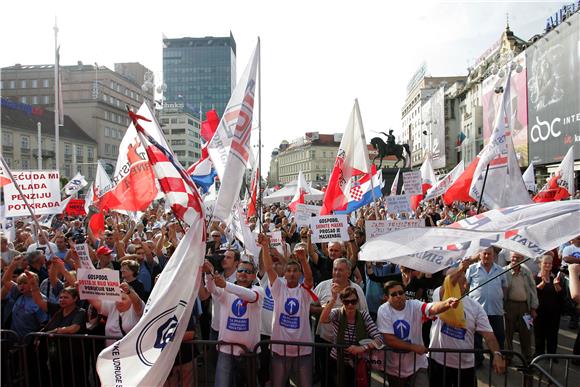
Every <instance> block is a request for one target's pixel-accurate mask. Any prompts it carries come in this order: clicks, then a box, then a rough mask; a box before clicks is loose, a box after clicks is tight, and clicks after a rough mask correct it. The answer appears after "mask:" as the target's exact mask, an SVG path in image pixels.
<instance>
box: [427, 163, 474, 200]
mask: <svg viewBox="0 0 580 387" xmlns="http://www.w3.org/2000/svg"><path fill="white" fill-rule="evenodd" d="M464 169H465V167H464V164H463V160H461V161H460V162H459V164H457V165H456V166H455V168H453V169H452V170H451V172H449V173H448V174H447V175H445V177H444V178H442V179H441V180H439V181H438V182H437V184H435V185H434V186H433V187H431V188H430V189H429V190H427V193H426V194H425V198H424V199H423V200H431V199H435V198H437V197H439V196H441V195H443V194H444V193H445V192H447V189H448V188H449V187H450V186H451V185H453V183H454V182H455V181H456V180H457V179H458V178H459V176H460V175H461V174H462V173H463V170H464Z"/></svg>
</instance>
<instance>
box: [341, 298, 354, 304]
mask: <svg viewBox="0 0 580 387" xmlns="http://www.w3.org/2000/svg"><path fill="white" fill-rule="evenodd" d="M342 303H343V304H344V305H356V304H357V303H358V299H356V298H351V299H348V300H342Z"/></svg>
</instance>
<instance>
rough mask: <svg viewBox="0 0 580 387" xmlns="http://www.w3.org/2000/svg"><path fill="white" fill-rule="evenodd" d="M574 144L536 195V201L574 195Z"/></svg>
mask: <svg viewBox="0 0 580 387" xmlns="http://www.w3.org/2000/svg"><path fill="white" fill-rule="evenodd" d="M574 192H575V188H574V146H573V145H572V146H571V147H570V149H569V150H568V152H567V153H566V156H564V158H563V159H562V162H561V163H560V165H559V166H558V169H556V171H555V172H554V175H552V176H551V177H550V178H549V179H548V182H547V183H546V185H544V187H542V189H541V190H540V192H538V194H537V195H536V196H535V197H534V202H536V203H540V202H551V201H555V200H563V199H568V198H569V197H570V196H574Z"/></svg>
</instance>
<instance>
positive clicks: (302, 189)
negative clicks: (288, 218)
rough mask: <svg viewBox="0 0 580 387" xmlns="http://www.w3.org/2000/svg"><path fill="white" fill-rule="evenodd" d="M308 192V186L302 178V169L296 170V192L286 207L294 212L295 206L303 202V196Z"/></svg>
mask: <svg viewBox="0 0 580 387" xmlns="http://www.w3.org/2000/svg"><path fill="white" fill-rule="evenodd" d="M308 193H310V188H309V187H308V184H307V183H306V179H304V174H303V173H302V171H300V172H298V184H297V185H296V193H295V194H294V197H293V198H292V200H291V201H290V204H289V205H288V209H289V210H290V211H292V212H296V206H297V205H298V204H304V196H306V194H308Z"/></svg>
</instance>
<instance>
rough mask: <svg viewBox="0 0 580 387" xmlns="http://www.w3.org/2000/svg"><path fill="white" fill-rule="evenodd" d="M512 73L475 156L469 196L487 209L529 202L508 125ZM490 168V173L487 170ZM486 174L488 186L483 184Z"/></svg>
mask: <svg viewBox="0 0 580 387" xmlns="http://www.w3.org/2000/svg"><path fill="white" fill-rule="evenodd" d="M510 77H511V69H510V71H509V72H508V74H507V76H506V82H505V85H504V92H503V96H502V100H501V104H500V106H499V109H498V115H497V117H496V120H495V125H494V129H493V131H492V133H491V137H490V139H489V143H488V144H487V145H486V146H485V147H484V148H483V149H482V150H481V152H479V155H477V160H478V163H477V166H476V167H475V171H474V172H473V180H472V181H471V186H470V187H469V195H470V196H471V197H472V198H474V199H476V200H479V199H481V203H482V204H483V205H484V206H486V207H487V208H504V207H510V206H515V205H519V204H529V203H531V202H532V200H531V199H530V197H529V195H528V190H527V189H526V186H525V184H524V180H523V179H522V172H521V170H520V166H519V164H518V159H517V157H516V152H515V149H514V143H513V140H512V135H511V130H510V124H511V122H508V121H509V117H510V115H511V114H510V112H511V91H510V85H511V82H510ZM488 166H489V169H488ZM486 170H487V183H488V184H486V186H485V190H483V182H484V179H485V175H486Z"/></svg>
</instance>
